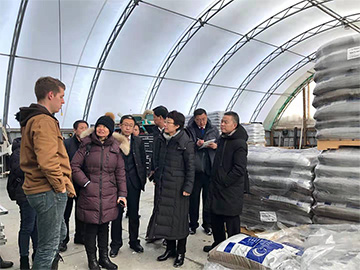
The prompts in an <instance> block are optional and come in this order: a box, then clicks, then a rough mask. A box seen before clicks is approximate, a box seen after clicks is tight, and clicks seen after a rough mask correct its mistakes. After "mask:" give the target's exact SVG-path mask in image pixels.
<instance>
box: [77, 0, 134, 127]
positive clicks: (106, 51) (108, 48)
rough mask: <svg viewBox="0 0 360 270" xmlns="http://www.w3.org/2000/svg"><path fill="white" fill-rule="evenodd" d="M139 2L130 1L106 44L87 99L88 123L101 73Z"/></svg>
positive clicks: (85, 112)
mask: <svg viewBox="0 0 360 270" xmlns="http://www.w3.org/2000/svg"><path fill="white" fill-rule="evenodd" d="M139 1H140V0H130V2H129V4H128V5H127V6H126V8H125V10H124V12H123V13H122V14H121V16H120V18H119V20H118V21H117V23H116V25H115V27H114V29H113V31H112V32H111V35H110V37H109V39H108V41H107V42H106V44H105V47H104V50H103V52H102V54H101V57H100V59H99V62H98V64H97V66H96V69H95V72H94V76H93V79H92V81H91V85H90V89H89V94H88V97H87V99H86V104H85V109H84V115H83V119H84V120H86V121H87V120H88V117H89V112H90V107H91V103H92V100H93V97H94V93H95V89H96V86H97V83H98V81H99V77H100V74H101V71H102V70H103V67H104V65H105V62H106V59H107V57H108V56H109V53H110V51H111V48H112V46H113V45H114V43H115V41H116V38H117V37H118V35H119V33H120V31H121V29H122V28H123V26H124V25H125V23H126V21H127V20H128V18H129V17H130V15H131V13H132V12H133V11H134V9H135V7H136V6H137V5H139Z"/></svg>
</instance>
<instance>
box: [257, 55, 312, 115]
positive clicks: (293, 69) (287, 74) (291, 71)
mask: <svg viewBox="0 0 360 270" xmlns="http://www.w3.org/2000/svg"><path fill="white" fill-rule="evenodd" d="M315 59H316V52H313V53H311V54H309V55H308V56H306V57H304V58H303V59H301V60H300V61H299V62H297V63H296V64H295V65H293V66H292V67H291V68H289V69H288V70H287V71H286V72H285V73H284V74H283V75H281V76H280V78H279V79H277V80H276V82H275V83H274V84H273V85H272V86H271V87H270V88H269V90H268V91H267V92H266V94H265V95H264V96H263V98H262V99H261V100H260V102H259V103H258V105H257V106H256V108H255V110H254V112H253V114H252V116H251V118H250V122H254V121H256V118H257V117H258V116H259V114H260V112H261V110H262V109H263V107H264V106H265V104H266V102H267V101H268V100H269V98H270V97H271V96H272V95H273V93H274V92H275V91H276V90H277V89H278V88H279V87H280V86H281V85H282V84H283V83H284V82H285V81H286V80H287V79H288V78H289V77H291V76H292V75H293V74H294V73H295V72H296V71H298V70H299V69H300V68H302V67H303V66H305V65H306V64H308V63H310V62H312V61H314V60H315Z"/></svg>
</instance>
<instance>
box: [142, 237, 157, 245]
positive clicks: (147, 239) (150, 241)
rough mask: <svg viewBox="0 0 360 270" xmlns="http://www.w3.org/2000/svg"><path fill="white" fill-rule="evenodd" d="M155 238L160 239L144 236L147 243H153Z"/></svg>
mask: <svg viewBox="0 0 360 270" xmlns="http://www.w3.org/2000/svg"><path fill="white" fill-rule="evenodd" d="M157 240H160V239H159V238H152V239H150V238H145V241H146V243H148V244H150V243H154V242H155V241H157Z"/></svg>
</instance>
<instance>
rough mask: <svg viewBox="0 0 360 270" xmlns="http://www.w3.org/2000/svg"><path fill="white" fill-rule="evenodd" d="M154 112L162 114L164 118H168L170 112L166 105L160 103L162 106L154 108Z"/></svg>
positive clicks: (157, 114) (158, 114)
mask: <svg viewBox="0 0 360 270" xmlns="http://www.w3.org/2000/svg"><path fill="white" fill-rule="evenodd" d="M153 112H154V114H155V115H156V116H158V117H159V116H162V118H164V119H165V118H166V116H167V114H168V113H169V112H168V109H166V107H164V106H162V105H160V106H157V107H156V108H154V109H153Z"/></svg>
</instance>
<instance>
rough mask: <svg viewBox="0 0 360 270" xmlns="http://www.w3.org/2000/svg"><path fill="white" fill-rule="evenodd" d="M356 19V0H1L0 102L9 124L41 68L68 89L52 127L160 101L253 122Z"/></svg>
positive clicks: (359, 15)
mask: <svg viewBox="0 0 360 270" xmlns="http://www.w3.org/2000/svg"><path fill="white" fill-rule="evenodd" d="M359 26H360V1H359V0H332V1H331V0H308V1H299V0H297V1H295V0H282V1H279V0H234V1H231V0H221V1H219V0H217V1H214V0H211V1H210V0H146V1H139V0H136V1H134V0H131V1H129V0H29V1H21V0H0V37H1V38H0V99H1V102H0V110H1V112H4V113H3V115H4V118H6V119H5V121H6V122H7V124H8V125H9V126H10V127H18V124H17V123H16V120H15V119H14V117H13V115H14V113H15V112H16V111H17V110H18V108H19V107H21V106H28V105H29V104H30V103H31V102H35V101H36V100H35V95H34V90H33V88H34V83H35V81H36V80H37V79H38V77H41V76H48V75H49V76H53V77H57V78H59V79H61V80H62V81H63V82H64V83H65V84H66V86H67V88H66V91H65V102H66V103H65V105H64V106H63V115H60V114H57V115H56V116H57V118H58V119H59V120H60V123H61V126H62V127H71V126H72V123H73V122H74V121H75V120H77V119H82V118H83V117H85V118H87V119H88V120H89V122H90V123H93V122H94V121H95V120H96V119H97V118H98V117H99V116H100V115H102V114H103V113H105V112H106V111H112V112H114V113H115V114H117V113H121V114H125V113H142V112H143V111H144V109H145V108H154V107H155V106H157V105H160V104H161V105H165V106H166V107H168V109H170V110H173V109H176V110H179V111H181V112H183V113H184V114H185V115H187V114H188V113H189V112H191V111H193V109H194V108H196V107H203V108H205V109H206V110H207V111H215V110H226V109H233V110H235V111H237V112H238V113H239V114H240V116H241V119H242V121H243V122H247V121H249V120H250V119H252V120H255V119H254V118H252V116H253V113H254V110H255V109H257V110H259V109H261V110H260V111H259V114H258V117H257V118H256V120H257V121H263V120H264V119H265V118H266V116H267V113H268V112H269V111H270V110H271V109H272V108H273V105H274V104H275V103H276V101H277V100H278V99H279V97H281V95H287V94H285V93H284V92H285V91H286V90H288V87H289V86H290V85H292V84H293V83H294V82H295V81H296V80H298V79H299V77H301V76H304V75H306V74H307V76H309V75H311V74H310V73H308V71H309V70H311V69H312V67H313V66H314V57H313V53H314V52H315V51H316V50H317V48H318V47H319V46H321V45H322V44H324V43H326V42H328V41H330V40H332V39H335V38H338V37H343V36H347V35H354V34H359V32H358V31H359ZM289 69H292V72H291V74H290V75H287V76H284V74H287V72H288V71H289ZM305 77H306V76H305ZM279 78H285V79H283V82H282V83H281V84H280V85H279V86H277V87H276V88H275V89H274V88H272V86H273V85H274V83H275V82H277V80H278V79H279ZM269 89H272V90H273V93H274V94H273V95H271V96H270V98H269V99H268V100H267V102H266V103H265V105H264V106H260V107H259V106H258V104H259V102H260V101H261V100H262V99H263V98H264V95H265V94H266V92H267V91H269Z"/></svg>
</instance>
